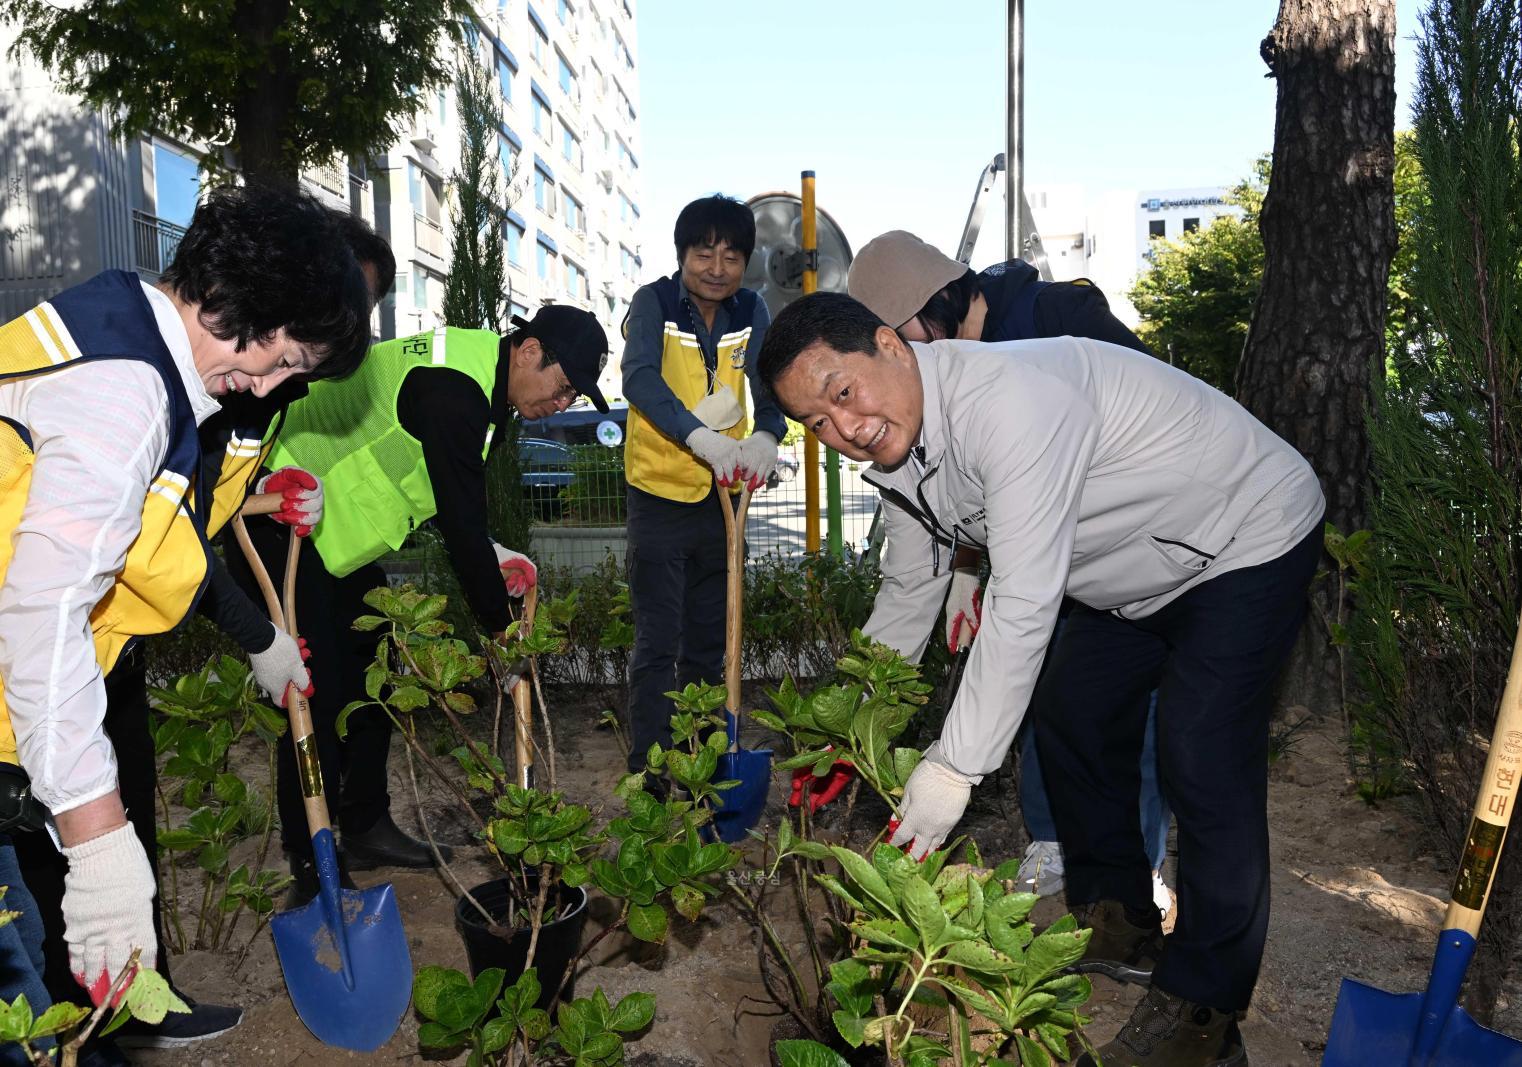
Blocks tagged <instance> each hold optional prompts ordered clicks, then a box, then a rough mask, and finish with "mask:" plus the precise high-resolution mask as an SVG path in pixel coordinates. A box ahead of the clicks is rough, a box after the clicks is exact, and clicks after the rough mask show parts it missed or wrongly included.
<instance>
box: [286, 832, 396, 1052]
mask: <svg viewBox="0 0 1522 1067" xmlns="http://www.w3.org/2000/svg"><path fill="white" fill-rule="evenodd" d="M322 835H327V840H326V841H319V840H317V839H316V838H314V840H313V844H314V845H316V846H317V851H318V866H319V869H320V868H321V867H322V865H323V855H322V854H323V851H324V849H323V847H322V846H323V845H326V846H327V849H328V850H329V855H331V848H332V836H331V834H330V832H329V831H327V830H323V831H320V832H319V837H321V836H322ZM332 874H333V877H331V878H324V879H323V882H324V885H323V891H322V892H320V893H318V895H317V896H316V897H314V898H313V899H312V900H311V901H310V902H308V903H307V904H305V905H304V906H302V907H300V908H296V909H294V910H292V911H287V912H281V913H280V914H279V915H276V916H275V917H274V918H273V919H272V920H270V931H271V933H272V934H273V935H274V938H275V954H276V955H277V956H279V958H280V967H281V970H283V971H284V972H285V985H286V989H287V990H288V991H289V992H290V994H291V1003H292V1004H294V1005H295V1006H296V1014H297V1015H299V1016H300V1017H301V1021H302V1022H303V1023H305V1024H306V1027H307V1029H308V1030H310V1031H312V1036H314V1037H316V1038H317V1040H319V1041H321V1042H322V1043H323V1044H325V1045H332V1046H335V1047H337V1048H346V1049H352V1050H354V1051H355V1052H374V1051H375V1050H376V1049H378V1048H380V1047H381V1046H382V1045H384V1044H385V1043H386V1042H387V1041H389V1040H390V1039H391V1035H392V1034H394V1033H396V1028H397V1026H398V1025H400V1023H401V1021H402V1016H403V1015H404V1014H405V1013H406V1011H407V1005H408V1003H409V1002H410V1001H411V999H412V954H411V953H410V952H409V951H408V948H407V935H406V931H405V930H403V929H402V916H401V913H400V912H399V911H398V910H397V907H396V892H395V890H393V889H392V887H391V886H390V885H389V884H387V885H378V886H374V887H372V888H370V889H360V890H354V889H339V888H338V884H337V875H336V864H334V870H333V872H332Z"/></svg>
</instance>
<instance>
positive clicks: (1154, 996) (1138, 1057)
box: [1073, 988, 1247, 1067]
mask: <svg viewBox="0 0 1522 1067" xmlns="http://www.w3.org/2000/svg"><path fill="white" fill-rule="evenodd" d="M1097 1051H1098V1056H1097V1057H1096V1056H1095V1055H1094V1054H1092V1053H1088V1052H1085V1053H1084V1054H1083V1055H1082V1056H1079V1057H1078V1059H1077V1060H1075V1061H1074V1062H1073V1067H1100V1065H1101V1064H1102V1065H1104V1067H1247V1049H1246V1047H1245V1046H1243V1044H1242V1033H1241V1031H1240V1030H1238V1029H1237V1016H1236V1013H1235V1012H1230V1011H1217V1010H1216V1009H1214V1008H1207V1007H1206V1006H1205V1005H1203V1004H1192V1003H1190V1002H1189V1001H1187V1000H1184V999H1183V998H1182V997H1175V996H1173V995H1171V994H1169V993H1164V992H1163V991H1162V990H1161V989H1157V988H1151V989H1148V990H1147V995H1146V996H1144V997H1142V999H1141V1003H1139V1004H1137V1005H1136V1010H1135V1011H1133V1012H1132V1013H1131V1018H1130V1020H1129V1021H1127V1023H1126V1025H1125V1027H1124V1028H1123V1029H1122V1030H1121V1031H1120V1033H1119V1034H1117V1035H1116V1037H1115V1040H1114V1041H1111V1042H1110V1043H1109V1044H1107V1045H1104V1046H1102V1047H1101V1048H1099V1049H1098V1050H1097Z"/></svg>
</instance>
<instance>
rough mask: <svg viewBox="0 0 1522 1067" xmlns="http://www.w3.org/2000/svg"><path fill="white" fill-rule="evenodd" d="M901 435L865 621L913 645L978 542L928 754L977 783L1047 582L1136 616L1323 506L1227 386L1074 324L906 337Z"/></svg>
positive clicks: (1300, 465)
mask: <svg viewBox="0 0 1522 1067" xmlns="http://www.w3.org/2000/svg"><path fill="white" fill-rule="evenodd" d="M911 348H912V349H913V351H914V354H915V356H916V357H917V359H918V361H919V372H920V380H921V382H922V383H923V386H924V422H923V425H922V428H921V432H920V437H919V446H920V448H921V449H923V456H922V458H921V456H920V455H918V452H919V449H916V450H915V451H912V452H911V453H910V456H909V457H908V458H907V459H905V461H904V462H903V463H901V464H899V465H898V466H897V467H894V468H891V469H890V468H884V467H882V466H880V465H876V464H874V465H873V466H872V467H870V468H869V469H868V470H867V471H866V473H865V474H864V478H865V479H866V480H867V481H868V482H870V483H871V484H873V485H875V486H876V487H877V488H878V489H879V491H880V492H881V493H882V498H883V518H884V521H885V525H886V531H887V538H886V542H885V545H884V549H883V560H882V575H883V580H882V588H881V589H880V590H879V592H878V594H877V600H876V602H875V604H874V605H873V610H872V617H871V619H870V620H869V621H868V623H867V627H866V632H867V633H868V635H870V636H872V637H874V638H876V639H877V640H879V641H882V642H883V643H885V644H887V645H889V646H891V647H893V648H895V649H898V650H899V651H900V652H902V653H903V654H904V655H906V656H908V657H909V658H911V659H913V660H915V661H916V662H917V661H918V660H919V657H920V656H921V655H923V654H924V651H925V645H926V643H927V642H928V641H929V639H930V633H931V630H932V629H933V628H934V626H935V620H936V616H937V615H938V614H939V613H940V609H941V604H942V601H944V599H945V596H946V590H947V586H948V584H949V583H950V580H951V552H952V550H953V548H954V547H955V546H956V545H957V544H964V545H973V546H977V547H985V548H986V549H987V551H988V556H989V562H990V564H991V567H992V576H991V577H990V579H989V581H988V585H987V588H986V589H985V590H984V598H983V619H982V625H981V627H980V628H979V631H978V636H977V640H976V641H974V642H973V645H972V651H971V653H970V658H969V660H968V663H967V667H966V671H965V674H964V676H963V678H962V684H961V687H960V689H959V691H958V693H957V696H956V698H955V700H954V701H953V703H952V706H951V708H950V710H949V711H948V712H947V714H946V721H945V725H944V726H943V728H942V732H941V738H940V740H939V741H938V742H937V743H936V744H934V745H932V746H931V748H930V751H929V752H927V753H926V756H927V758H930V759H933V760H936V761H938V762H940V763H943V764H945V765H947V766H949V767H951V768H952V769H953V770H956V771H959V772H960V773H962V774H964V775H967V776H968V777H970V778H972V779H973V780H975V781H976V780H980V779H981V777H982V776H983V775H985V774H988V773H990V772H992V771H994V770H997V769H998V767H999V765H1000V764H1001V763H1002V762H1003V760H1004V754H1005V752H1006V751H1007V750H1008V748H1009V745H1010V742H1011V741H1012V740H1013V739H1014V736H1015V731H1016V730H1018V729H1019V726H1020V722H1021V720H1022V719H1023V718H1024V717H1025V711H1026V707H1027V706H1028V705H1029V703H1030V698H1031V693H1032V690H1033V689H1034V688H1035V684H1036V675H1037V673H1038V672H1039V671H1040V669H1041V661H1042V659H1043V657H1044V656H1045V655H1046V647H1047V643H1048V642H1049V641H1050V639H1051V635H1052V628H1053V626H1054V624H1055V622H1056V619H1057V609H1058V607H1059V605H1060V604H1061V602H1062V598H1063V596H1065V595H1066V596H1070V597H1072V598H1074V599H1075V600H1077V601H1079V602H1081V603H1083V604H1087V605H1088V606H1089V607H1092V608H1095V609H1098V610H1101V611H1112V612H1114V613H1115V614H1117V615H1119V616H1120V617H1122V618H1127V619H1136V618H1142V617H1144V616H1146V615H1149V614H1151V613H1152V612H1155V611H1157V610H1158V609H1159V608H1161V607H1163V605H1165V604H1167V603H1168V602H1170V601H1172V600H1174V599H1175V598H1177V597H1178V596H1180V595H1181V594H1182V593H1184V592H1185V591H1186V590H1188V589H1191V588H1193V587H1194V586H1196V585H1198V584H1200V583H1201V582H1207V581H1209V580H1210V579H1212V578H1215V577H1217V576H1218V575H1221V574H1225V573H1227V572H1228V571H1233V570H1237V569H1239V568H1242V567H1251V566H1255V565H1257V564H1259V563H1266V562H1268V561H1269V560H1273V559H1276V558H1278V557H1279V556H1281V555H1283V554H1284V553H1285V552H1287V551H1288V550H1289V549H1290V548H1292V547H1293V546H1294V545H1296V544H1297V543H1298V542H1299V541H1300V540H1301V539H1303V538H1304V537H1305V536H1306V535H1307V534H1308V533H1310V532H1311V530H1313V529H1314V528H1315V527H1316V525H1317V524H1318V523H1319V522H1320V521H1321V516H1322V513H1323V511H1324V510H1325V502H1324V500H1323V498H1322V495H1321V488H1320V486H1319V485H1318V483H1317V481H1316V475H1315V472H1313V471H1312V470H1311V467H1310V465H1309V464H1308V463H1306V461H1305V460H1304V458H1302V457H1301V456H1300V454H1299V453H1298V452H1296V451H1295V449H1294V448H1292V447H1291V446H1290V445H1289V444H1287V443H1286V442H1285V441H1283V440H1282V439H1280V438H1279V437H1278V436H1276V435H1275V434H1274V433H1273V432H1271V431H1270V430H1269V429H1268V428H1267V427H1266V426H1264V425H1263V424H1262V423H1260V422H1259V421H1258V420H1257V419H1255V418H1253V416H1252V415H1250V414H1248V413H1247V411H1246V410H1245V409H1244V408H1243V407H1242V406H1241V405H1240V404H1238V403H1237V402H1236V401H1234V400H1232V399H1231V398H1230V397H1228V396H1226V395H1225V394H1223V393H1221V392H1219V391H1218V390H1216V389H1214V388H1212V387H1211V386H1209V385H1206V384H1205V383H1204V382H1201V381H1199V380H1198V379H1196V378H1192V377H1190V376H1189V375H1187V374H1185V373H1184V372H1183V371H1180V370H1177V369H1175V368H1173V367H1170V366H1168V365H1167V364H1166V363H1163V362H1161V361H1159V360H1156V359H1153V358H1152V357H1150V356H1147V355H1144V354H1142V353H1139V352H1135V351H1132V350H1131V349H1128V348H1122V347H1120V346H1118V345H1112V344H1107V343H1105V342H1103V341H1093V340H1089V339H1087V338H1079V337H1047V338H1039V339H1035V340H1029V341H1005V342H1001V343H998V344H983V343H981V342H977V341H936V342H933V343H932V344H928V345H921V344H914V345H911Z"/></svg>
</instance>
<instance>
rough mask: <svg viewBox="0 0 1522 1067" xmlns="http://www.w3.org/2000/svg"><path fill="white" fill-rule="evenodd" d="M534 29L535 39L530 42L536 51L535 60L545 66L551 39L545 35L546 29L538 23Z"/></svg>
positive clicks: (532, 49)
mask: <svg viewBox="0 0 1522 1067" xmlns="http://www.w3.org/2000/svg"><path fill="white" fill-rule="evenodd" d="M532 29H533V35H532V36H533V40H532V41H531V42H530V43H529V48H530V50H531V51H532V52H533V53H534V62H535V63H538V64H539V65H540V66H541V67H543V66H544V65H545V57H546V56H548V55H549V54H550V39H549V38H548V37H546V36H545V33H544V31H543V30H541V29H540V28H539V27H538V25H537V24H536V25H534V26H533V27H532Z"/></svg>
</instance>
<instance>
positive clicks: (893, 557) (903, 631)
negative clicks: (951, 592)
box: [862, 496, 951, 663]
mask: <svg viewBox="0 0 1522 1067" xmlns="http://www.w3.org/2000/svg"><path fill="white" fill-rule="evenodd" d="M882 507H883V529H884V534H883V561H882V585H880V586H879V587H878V590H877V598H876V599H875V600H873V601H872V617H871V618H869V619H868V620H867V625H866V626H865V627H864V628H863V630H862V632H863V633H865V634H866V635H867V636H868V637H870V638H872V639H873V640H875V641H881V642H882V643H883V644H885V645H887V646H888V647H889V648H891V649H893V650H894V651H895V652H897V653H898V654H899V655H901V656H903V657H904V658H905V659H907V660H909V661H910V662H911V663H918V662H919V661H920V657H922V656H923V655H924V654H925V646H926V645H927V644H929V643H930V634H931V632H932V631H934V629H935V620H936V616H937V615H939V614H940V611H941V605H942V604H943V603H944V602H945V600H946V589H947V586H949V585H950V583H951V550H950V549H949V548H948V549H946V550H945V553H946V559H945V563H946V566H945V568H944V569H942V570H941V572H940V573H939V574H937V573H936V567H935V545H934V540H933V539H932V538H931V536H930V531H928V530H926V529H925V527H924V526H923V525H921V523H920V521H919V520H918V519H916V518H915V517H914V516H913V515H911V514H909V513H908V512H907V511H905V510H904V509H903V508H902V507H900V506H899V505H898V504H896V503H894V502H893V501H892V500H890V499H889V498H888V497H887V496H884V497H883V498H882Z"/></svg>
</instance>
